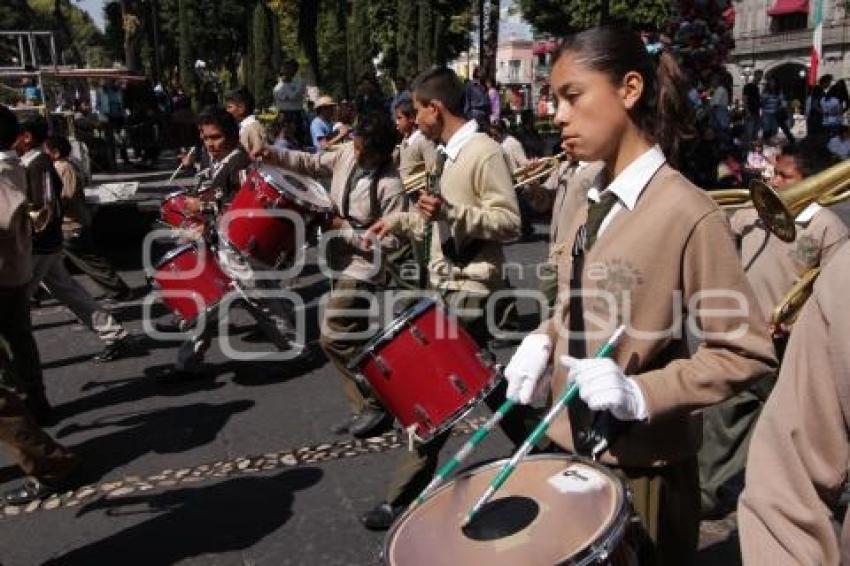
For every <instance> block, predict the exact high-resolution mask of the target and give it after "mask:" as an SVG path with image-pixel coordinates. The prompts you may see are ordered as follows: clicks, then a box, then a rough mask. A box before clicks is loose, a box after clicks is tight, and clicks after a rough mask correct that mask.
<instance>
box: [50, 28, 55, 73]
mask: <svg viewBox="0 0 850 566" xmlns="http://www.w3.org/2000/svg"><path fill="white" fill-rule="evenodd" d="M50 59H51V60H52V61H53V70H54V71H55V70H56V36H55V35H53V32H51V33H50Z"/></svg>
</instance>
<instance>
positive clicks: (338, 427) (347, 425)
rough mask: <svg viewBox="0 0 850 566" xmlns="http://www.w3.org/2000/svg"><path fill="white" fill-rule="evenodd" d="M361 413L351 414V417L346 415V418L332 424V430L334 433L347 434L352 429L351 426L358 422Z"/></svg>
mask: <svg viewBox="0 0 850 566" xmlns="http://www.w3.org/2000/svg"><path fill="white" fill-rule="evenodd" d="M359 416H360V415H356V414H355V415H351V416H350V417H346V419H345V420H343V421H340V422H338V423H336V424H335V425H333V426H331V432H332V433H334V434H345V433H347V432H349V431H350V430H351V426H352V425H353V424H354V423H355V422H357V417H359Z"/></svg>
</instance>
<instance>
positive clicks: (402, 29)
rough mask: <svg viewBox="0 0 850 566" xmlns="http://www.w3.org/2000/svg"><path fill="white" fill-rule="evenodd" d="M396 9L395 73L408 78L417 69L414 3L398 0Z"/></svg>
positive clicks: (408, 0)
mask: <svg viewBox="0 0 850 566" xmlns="http://www.w3.org/2000/svg"><path fill="white" fill-rule="evenodd" d="M396 9H397V10H398V12H397V19H396V21H397V25H398V28H397V29H396V54H397V58H396V61H397V63H396V74H397V75H398V76H402V77H405V78H406V79H408V80H410V79H411V78H413V76H414V75H416V73H417V71H418V70H419V61H418V60H417V55H416V29H417V23H418V22H417V19H416V18H417V15H416V4H415V3H413V2H411V1H410V0H398V1H397V2H396Z"/></svg>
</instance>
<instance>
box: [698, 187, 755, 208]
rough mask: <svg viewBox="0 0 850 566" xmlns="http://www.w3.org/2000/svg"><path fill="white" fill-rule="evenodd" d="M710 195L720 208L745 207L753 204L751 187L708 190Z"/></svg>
mask: <svg viewBox="0 0 850 566" xmlns="http://www.w3.org/2000/svg"><path fill="white" fill-rule="evenodd" d="M708 194H709V196H710V197H711V198H712V199H714V202H716V203H717V205H718V206H719V207H720V208H725V209H731V208H745V207H748V206H752V203H751V201H750V191H749V189H742V188H736V189H716V190H712V191H708Z"/></svg>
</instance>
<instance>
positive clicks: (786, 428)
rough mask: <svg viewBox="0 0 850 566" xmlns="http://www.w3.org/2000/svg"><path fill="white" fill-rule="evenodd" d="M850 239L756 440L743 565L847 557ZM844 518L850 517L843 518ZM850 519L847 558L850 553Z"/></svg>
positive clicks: (818, 286) (810, 308) (745, 500)
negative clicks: (834, 510)
mask: <svg viewBox="0 0 850 566" xmlns="http://www.w3.org/2000/svg"><path fill="white" fill-rule="evenodd" d="M848 279H850V245H848V244H844V245H842V246H841V247H840V248H839V250H838V251H837V252H836V253H835V256H834V257H833V258H832V260H831V261H830V263H829V265H827V266H826V267H825V268H824V270H823V272H822V273H821V275H820V277H819V278H818V281H817V282H816V283H815V287H814V292H813V294H812V296H811V297H810V298H809V300H808V302H807V303H806V306H805V307H804V308H803V312H802V314H801V315H800V319H799V320H798V322H797V324H796V327H795V330H794V332H793V333H792V334H791V339H790V341H789V343H788V349H787V350H786V352H785V358H784V361H783V364H782V370H781V371H780V373H779V379H778V381H777V384H776V387H775V388H774V390H773V393H772V394H771V396H770V398H769V399H768V401H767V404H766V405H765V408H764V411H762V414H761V418H760V419H759V421H758V423H757V424H756V428H755V432H754V433H753V438H752V442H751V443H750V452H749V457H748V464H747V475H746V487H745V489H744V492H743V494H742V495H741V499H740V502H739V504H738V525H739V528H740V535H741V549H742V551H743V557H744V564H747V565H748V566H749V565H754V566H759V565H765V566H779V565H784V564H795V565H797V564H799V565H806V566H820V565H833V564H838V563H839V557H840V554H839V540H838V537H837V536H836V533H835V531H834V529H833V526H832V524H831V522H830V516H831V513H830V510H829V507H830V506H832V505H834V504H835V502H836V499H837V498H838V496H839V495H840V493H841V489H842V484H843V483H844V482H845V481H846V480H847V470H848V462H850V440H848V432H850V342H848V336H850V293H848V292H847V281H848ZM837 519H838V520H841V517H837ZM848 534H850V533H848V523H847V521H846V519H845V526H844V532H843V533H842V536H841V543H840V546H841V549H842V550H843V552H842V553H841V554H842V555H843V561H842V562H843V563H845V564H847V563H848V560H850V553H848V552H847V551H848V549H850V536H848Z"/></svg>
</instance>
